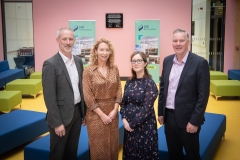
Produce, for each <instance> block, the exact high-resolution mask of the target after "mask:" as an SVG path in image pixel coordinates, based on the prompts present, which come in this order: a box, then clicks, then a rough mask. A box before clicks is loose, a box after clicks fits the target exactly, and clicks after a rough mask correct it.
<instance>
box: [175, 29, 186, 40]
mask: <svg viewBox="0 0 240 160" xmlns="http://www.w3.org/2000/svg"><path fill="white" fill-rule="evenodd" d="M179 32H180V33H185V36H186V40H189V35H188V33H187V31H185V30H184V29H181V28H177V29H175V30H174V31H173V34H175V33H179Z"/></svg>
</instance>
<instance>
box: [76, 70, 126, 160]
mask: <svg viewBox="0 0 240 160" xmlns="http://www.w3.org/2000/svg"><path fill="white" fill-rule="evenodd" d="M83 94H84V100H85V103H86V105H87V113H86V124H87V129H88V138H89V143H90V158H91V160H117V159H118V114H117V116H116V118H115V119H114V120H113V121H112V123H110V124H108V125H105V124H104V123H103V122H102V120H101V118H100V117H99V116H98V115H97V114H96V113H95V112H94V111H92V110H93V109H94V108H96V107H99V108H100V109H101V110H102V111H103V112H104V113H105V114H107V115H108V114H109V113H110V112H111V111H112V110H113V109H114V104H115V102H118V103H120V102H121V98H122V88H121V81H120V77H119V71H118V68H117V66H114V67H112V68H108V70H107V75H106V77H104V76H103V75H102V74H101V72H100V71H99V70H98V69H97V66H89V67H87V68H86V69H85V70H84V72H83ZM80 136H81V135H80ZM79 147H81V146H79Z"/></svg>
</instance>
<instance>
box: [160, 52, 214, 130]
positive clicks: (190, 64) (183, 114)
mask: <svg viewBox="0 0 240 160" xmlns="http://www.w3.org/2000/svg"><path fill="white" fill-rule="evenodd" d="M174 56H175V54H173V55H170V56H168V57H166V58H165V59H164V62H163V70H162V75H161V81H160V94H159V102H158V116H164V115H165V107H166V98H167V93H168V85H169V75H170V72H171V68H172V65H173V58H174ZM209 87H210V75H209V66H208V62H207V60H205V59H204V58H202V57H200V56H197V55H196V54H193V53H191V52H189V55H188V58H187V61H186V64H185V66H184V68H183V71H182V74H181V76H180V79H179V84H178V87H177V91H176V95H175V112H174V114H175V118H176V121H177V124H178V126H179V127H181V128H186V126H187V123H188V122H190V123H191V124H192V125H195V126H201V125H202V124H203V121H204V113H205V110H206V106H207V102H208V97H209V92H210V91H209Z"/></svg>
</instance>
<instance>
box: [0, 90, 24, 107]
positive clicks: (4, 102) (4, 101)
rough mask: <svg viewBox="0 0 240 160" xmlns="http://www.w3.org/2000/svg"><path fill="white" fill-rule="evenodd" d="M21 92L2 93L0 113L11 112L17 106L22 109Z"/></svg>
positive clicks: (0, 94)
mask: <svg viewBox="0 0 240 160" xmlns="http://www.w3.org/2000/svg"><path fill="white" fill-rule="evenodd" d="M21 103H22V93H21V91H0V111H11V110H12V109H13V108H14V107H16V106H17V105H20V107H21Z"/></svg>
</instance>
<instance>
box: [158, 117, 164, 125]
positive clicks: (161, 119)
mask: <svg viewBox="0 0 240 160" xmlns="http://www.w3.org/2000/svg"><path fill="white" fill-rule="evenodd" d="M158 122H159V123H160V124H161V125H163V124H164V118H163V116H158Z"/></svg>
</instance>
